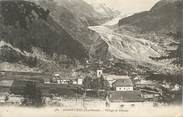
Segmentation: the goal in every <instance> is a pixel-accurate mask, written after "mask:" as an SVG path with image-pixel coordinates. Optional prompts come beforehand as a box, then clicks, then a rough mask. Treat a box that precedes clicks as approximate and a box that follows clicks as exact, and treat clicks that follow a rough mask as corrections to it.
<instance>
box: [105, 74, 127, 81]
mask: <svg viewBox="0 0 183 117" xmlns="http://www.w3.org/2000/svg"><path fill="white" fill-rule="evenodd" d="M104 77H105V79H106V80H118V79H130V78H129V76H127V75H104Z"/></svg>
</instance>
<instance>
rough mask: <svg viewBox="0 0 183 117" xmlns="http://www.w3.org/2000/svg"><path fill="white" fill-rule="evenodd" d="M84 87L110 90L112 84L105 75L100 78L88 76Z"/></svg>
mask: <svg viewBox="0 0 183 117" xmlns="http://www.w3.org/2000/svg"><path fill="white" fill-rule="evenodd" d="M83 87H84V89H94V90H110V85H109V82H108V81H107V80H105V79H104V77H103V76H101V77H100V78H92V77H90V76H87V77H86V78H85V79H84V81H83Z"/></svg>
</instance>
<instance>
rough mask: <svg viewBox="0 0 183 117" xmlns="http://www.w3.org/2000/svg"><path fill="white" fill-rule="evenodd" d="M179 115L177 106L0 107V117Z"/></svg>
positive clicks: (137, 116) (165, 116)
mask: <svg viewBox="0 0 183 117" xmlns="http://www.w3.org/2000/svg"><path fill="white" fill-rule="evenodd" d="M181 114H182V108H181V107H179V106H170V107H156V108H153V107H152V106H151V105H148V104H147V105H141V106H140V105H139V106H137V107H133V108H124V109H109V108H108V109H107V108H99V109H97V108H95V109H89V108H88V109H83V108H70V109H64V108H58V107H45V108H39V109H37V108H25V107H23V108H22V107H0V117H12V116H13V117H33V116H34V117H40V116H42V117H97V116H105V117H182V116H181Z"/></svg>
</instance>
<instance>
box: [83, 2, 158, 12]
mask: <svg viewBox="0 0 183 117" xmlns="http://www.w3.org/2000/svg"><path fill="white" fill-rule="evenodd" d="M85 1H87V2H89V3H92V4H97V3H102V4H105V5H107V6H109V7H110V8H113V9H115V10H119V11H121V12H122V13H137V12H142V11H147V10H149V9H151V8H152V7H153V6H154V5H155V4H156V3H157V2H158V1H160V0H85Z"/></svg>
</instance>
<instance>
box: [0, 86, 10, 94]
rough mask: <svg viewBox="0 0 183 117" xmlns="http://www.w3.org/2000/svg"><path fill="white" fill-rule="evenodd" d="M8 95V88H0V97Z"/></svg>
mask: <svg viewBox="0 0 183 117" xmlns="http://www.w3.org/2000/svg"><path fill="white" fill-rule="evenodd" d="M9 93H10V88H5V87H0V95H5V94H9Z"/></svg>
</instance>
